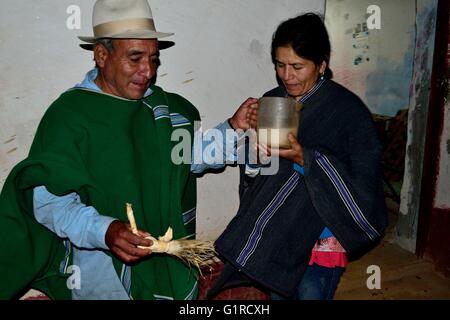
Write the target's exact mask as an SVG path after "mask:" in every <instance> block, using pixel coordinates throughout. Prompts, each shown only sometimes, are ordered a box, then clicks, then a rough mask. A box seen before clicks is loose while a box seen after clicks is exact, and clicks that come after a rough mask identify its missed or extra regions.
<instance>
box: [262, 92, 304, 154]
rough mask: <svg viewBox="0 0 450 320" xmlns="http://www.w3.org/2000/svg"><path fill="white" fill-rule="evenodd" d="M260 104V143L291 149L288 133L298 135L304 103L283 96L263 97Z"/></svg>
mask: <svg viewBox="0 0 450 320" xmlns="http://www.w3.org/2000/svg"><path fill="white" fill-rule="evenodd" d="M258 104H259V111H258V143H263V144H267V145H268V146H270V147H272V148H280V149H289V148H290V147H291V145H290V143H289V140H288V134H289V133H292V134H293V135H294V137H297V131H298V124H299V121H300V110H301V109H302V105H301V104H300V103H299V102H297V101H296V100H295V99H293V98H283V97H263V98H260V99H259V102H258Z"/></svg>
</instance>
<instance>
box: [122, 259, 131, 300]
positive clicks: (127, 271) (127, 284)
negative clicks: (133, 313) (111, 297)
mask: <svg viewBox="0 0 450 320" xmlns="http://www.w3.org/2000/svg"><path fill="white" fill-rule="evenodd" d="M120 282H122V285H123V287H124V288H125V291H126V292H127V294H128V296H130V298H131V267H130V266H127V265H125V264H123V265H122V271H121V273H120Z"/></svg>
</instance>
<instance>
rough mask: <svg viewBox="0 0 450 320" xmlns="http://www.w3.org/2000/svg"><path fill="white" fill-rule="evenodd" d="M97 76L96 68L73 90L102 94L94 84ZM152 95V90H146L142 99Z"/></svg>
mask: <svg viewBox="0 0 450 320" xmlns="http://www.w3.org/2000/svg"><path fill="white" fill-rule="evenodd" d="M97 76H98V68H94V69H92V70H91V71H89V72H88V73H87V74H86V77H85V78H84V80H83V81H82V82H81V83H78V84H77V85H75V88H83V89H89V90H93V91H97V92H102V90H101V89H100V88H99V86H98V85H97V84H96V83H95V79H97ZM152 93H153V91H152V89H150V88H148V89H147V91H146V92H145V94H144V97H143V98H147V97H148V96H150V95H151V94H152Z"/></svg>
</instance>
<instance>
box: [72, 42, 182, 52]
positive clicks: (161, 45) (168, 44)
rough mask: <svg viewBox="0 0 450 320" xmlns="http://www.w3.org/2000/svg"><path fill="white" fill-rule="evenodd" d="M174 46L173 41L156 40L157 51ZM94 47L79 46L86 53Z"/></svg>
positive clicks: (92, 45)
mask: <svg viewBox="0 0 450 320" xmlns="http://www.w3.org/2000/svg"><path fill="white" fill-rule="evenodd" d="M174 45H175V42H173V41H165V40H163V41H162V40H158V49H159V50H164V49H168V48H170V47H173V46H174ZM94 46H95V44H93V43H82V44H80V47H81V48H83V49H84V50H88V51H94Z"/></svg>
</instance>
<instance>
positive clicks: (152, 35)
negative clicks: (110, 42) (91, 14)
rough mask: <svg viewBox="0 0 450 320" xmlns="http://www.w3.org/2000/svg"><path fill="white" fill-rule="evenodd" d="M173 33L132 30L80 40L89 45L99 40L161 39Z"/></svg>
mask: <svg viewBox="0 0 450 320" xmlns="http://www.w3.org/2000/svg"><path fill="white" fill-rule="evenodd" d="M172 35H173V33H165V32H157V31H151V30H130V31H126V32H123V33H120V34H109V35H103V36H100V37H84V36H79V37H78V39H80V40H81V41H84V42H87V43H95V41H97V40H98V39H104V38H110V39H159V38H165V37H170V36H172Z"/></svg>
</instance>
